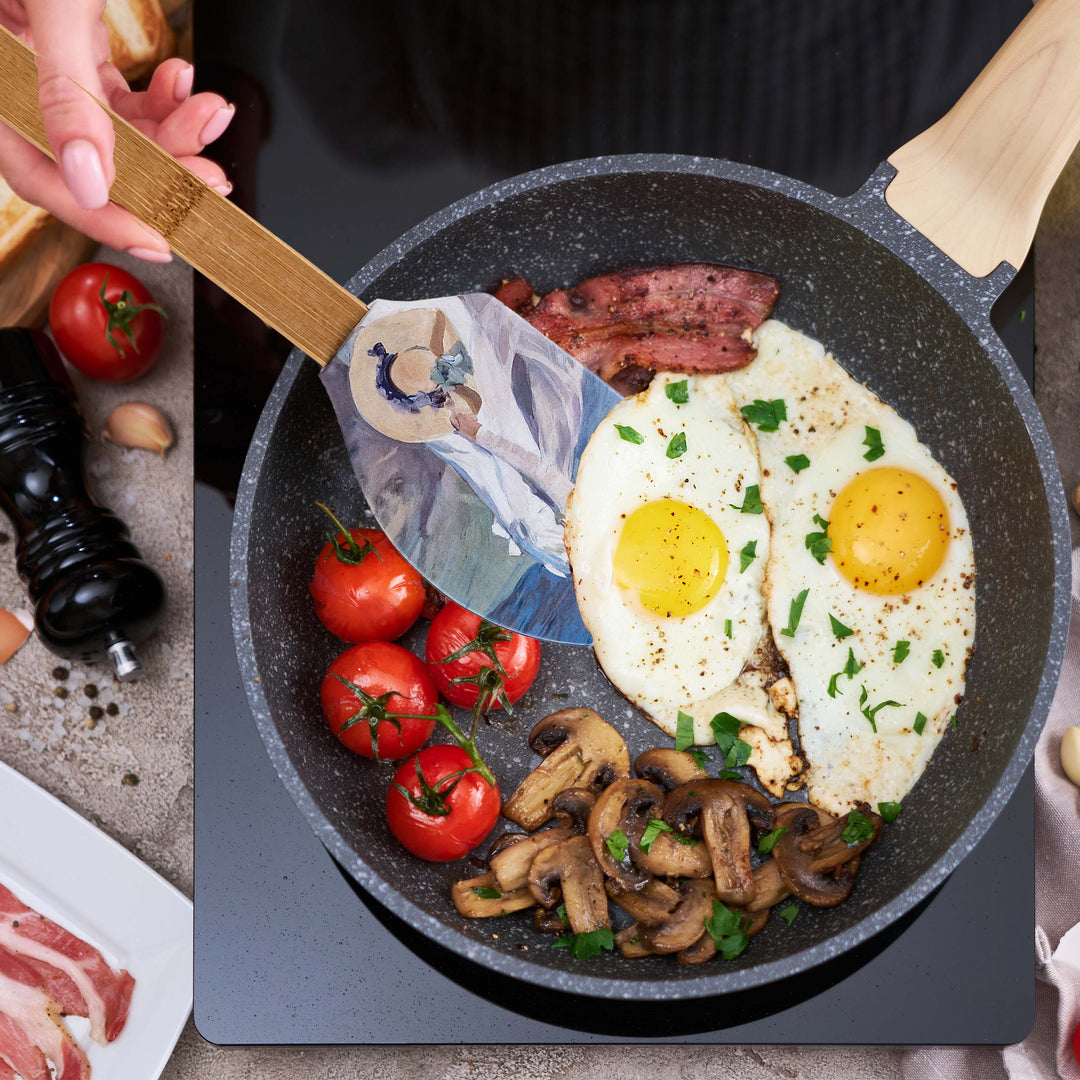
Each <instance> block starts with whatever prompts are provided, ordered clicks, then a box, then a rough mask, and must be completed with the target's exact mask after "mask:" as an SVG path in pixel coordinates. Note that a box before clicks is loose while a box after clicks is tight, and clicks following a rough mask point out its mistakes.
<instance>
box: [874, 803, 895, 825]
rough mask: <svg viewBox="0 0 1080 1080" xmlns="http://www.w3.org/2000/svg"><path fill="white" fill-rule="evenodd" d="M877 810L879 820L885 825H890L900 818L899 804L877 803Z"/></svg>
mask: <svg viewBox="0 0 1080 1080" xmlns="http://www.w3.org/2000/svg"><path fill="white" fill-rule="evenodd" d="M877 808H878V813H879V814H880V815H881V820H882V821H884V822H885V824H886V825H891V824H892V823H893V822H894V821H895V820H896V819H897V818H898V817H899V816H900V804H899V803H898V802H879V803H878V804H877Z"/></svg>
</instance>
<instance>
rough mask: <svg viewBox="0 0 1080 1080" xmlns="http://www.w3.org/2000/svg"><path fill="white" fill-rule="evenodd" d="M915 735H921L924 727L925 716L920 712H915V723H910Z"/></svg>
mask: <svg viewBox="0 0 1080 1080" xmlns="http://www.w3.org/2000/svg"><path fill="white" fill-rule="evenodd" d="M911 727H912V729H913V730H914V732H915V734H916V735H921V734H922V733H923V729H924V728H925V727H926V717H925V716H923V714H922V713H921V712H917V713H916V714H915V723H914V724H912V725H911Z"/></svg>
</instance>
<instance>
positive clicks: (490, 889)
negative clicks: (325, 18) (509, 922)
mask: <svg viewBox="0 0 1080 1080" xmlns="http://www.w3.org/2000/svg"><path fill="white" fill-rule="evenodd" d="M473 892H474V893H476V895H477V896H479V897H480V899H481V900H501V899H502V893H501V892H499V890H498V889H496V888H495V887H494V886H493V885H474V886H473Z"/></svg>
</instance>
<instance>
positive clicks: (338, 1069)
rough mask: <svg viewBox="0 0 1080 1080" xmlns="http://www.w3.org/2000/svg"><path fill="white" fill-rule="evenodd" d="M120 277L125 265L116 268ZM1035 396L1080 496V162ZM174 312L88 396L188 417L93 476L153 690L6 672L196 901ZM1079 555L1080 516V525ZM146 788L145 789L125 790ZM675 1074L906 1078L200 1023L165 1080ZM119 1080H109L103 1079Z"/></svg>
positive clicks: (663, 1054)
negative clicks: (314, 1038) (115, 542)
mask: <svg viewBox="0 0 1080 1080" xmlns="http://www.w3.org/2000/svg"><path fill="white" fill-rule="evenodd" d="M116 261H120V257H116ZM1035 265H1036V342H1037V350H1038V352H1037V361H1036V363H1037V384H1036V398H1037V400H1038V402H1039V405H1040V407H1041V409H1042V411H1043V414H1044V416H1045V417H1046V421H1047V424H1048V426H1049V428H1050V433H1051V436H1052V438H1053V439H1054V443H1055V447H1056V449H1057V453H1058V457H1059V462H1060V465H1061V469H1062V478H1063V479H1062V482H1063V484H1065V486H1066V489H1067V490H1068V491H1069V492H1070V493H1071V492H1072V490H1073V488H1074V487H1075V486H1076V485H1077V483H1078V482H1080V425H1078V424H1077V418H1078V417H1080V304H1078V291H1080V154H1076V155H1074V156H1073V159H1072V161H1071V162H1070V164H1069V166H1068V168H1067V169H1066V171H1065V173H1064V175H1063V176H1062V178H1061V180H1060V181H1059V183H1058V184H1057V186H1056V188H1055V189H1054V192H1053V194H1052V195H1051V198H1050V201H1049V203H1048V205H1047V208H1046V211H1045V213H1044V215H1043V219H1042V223H1041V225H1040V229H1039V234H1038V237H1037V240H1036V263H1035ZM139 272H140V274H141V276H143V278H144V279H145V280H146V281H147V283H148V284H149V285H150V286H151V288H152V289H154V290H155V292H156V293H157V294H158V297H159V299H160V300H161V301H162V302H163V303H164V304H165V306H166V307H167V309H168V310H170V311H171V312H173V313H174V318H173V320H172V322H171V323H170V327H169V336H168V339H167V346H166V351H165V354H164V355H163V357H162V359H161V360H160V361H159V363H158V365H157V366H156V367H155V368H154V369H153V370H152V371H151V372H150V373H149V374H148V375H147V376H145V377H144V379H143V380H140V381H139V382H137V383H133V384H128V385H127V386H124V387H112V386H103V385H102V384H90V383H88V382H86V381H80V382H79V385H78V389H79V392H80V397H81V398H82V401H83V405H84V410H85V411H86V413H87V417H88V420H89V421H90V426H91V428H92V429H93V430H95V431H99V430H100V427H101V423H102V421H103V420H104V417H105V415H107V413H108V411H109V409H110V408H111V407H112V405H114V404H116V403H118V402H120V401H123V400H147V401H151V402H153V403H155V404H157V405H159V406H160V407H162V408H163V409H165V411H166V412H167V413H169V415H170V416H171V418H172V419H173V421H174V423H175V425H176V427H177V432H178V443H177V446H176V448H175V449H174V450H173V451H171V452H170V454H169V456H168V457H167V458H166V459H165V460H164V461H160V460H159V459H157V458H154V457H151V456H149V455H145V454H141V453H139V452H136V451H123V450H120V449H118V448H116V447H110V446H101V445H100V444H94V445H93V446H92V447H91V449H90V471H91V474H92V476H93V479H94V482H95V484H96V485H97V488H98V490H99V492H100V494H101V496H102V498H103V499H104V500H105V501H106V502H109V503H111V504H112V505H113V506H114V507H115V508H116V509H117V510H118V511H120V512H121V514H122V516H124V517H125V519H126V520H127V521H128V522H129V524H130V526H131V528H132V532H133V534H134V536H135V539H136V542H137V543H138V544H139V545H140V547H141V548H142V550H143V551H144V553H145V554H146V555H147V556H148V557H149V558H150V559H151V560H152V561H153V562H154V564H155V565H156V566H158V567H159V568H160V569H161V570H162V571H163V573H164V574H165V576H166V579H167V583H168V586H169V593H170V608H169V614H168V618H167V620H166V623H165V625H164V627H163V629H162V631H161V632H159V634H158V635H157V636H156V637H155V639H153V641H152V642H151V643H150V645H149V647H148V648H147V649H146V650H145V659H146V663H147V667H148V670H149V674H150V678H148V679H146V680H144V681H143V682H142V683H140V684H138V685H137V686H123V687H114V686H113V685H111V684H109V680H108V679H106V678H104V672H103V671H102V670H101V669H93V668H89V667H86V668H83V667H76V668H75V669H74V670H73V674H72V677H71V678H70V679H69V680H68V682H67V686H68V687H70V688H71V692H70V693H69V696H68V697H67V698H66V699H59V698H57V697H56V696H55V693H54V691H55V687H56V686H57V685H58V684H57V683H56V681H55V680H53V679H52V676H51V672H52V669H53V668H54V667H55V666H56V664H55V661H54V659H53V658H52V657H51V656H50V655H49V654H47V653H46V652H45V651H44V650H43V649H42V648H41V647H40V645H38V643H37V642H36V641H33V640H32V641H29V642H28V643H27V644H26V646H24V648H23V649H22V650H21V651H20V653H18V654H17V656H16V657H15V658H14V659H13V660H12V661H11V662H9V663H8V664H7V665H5V666H4V667H3V668H0V704H3V705H7V704H8V703H14V706H15V707H14V709H5V710H4V711H3V712H0V718H2V719H0V759H3V760H4V761H6V762H8V763H9V764H10V765H12V766H13V767H15V768H16V769H18V770H19V771H21V772H23V773H24V774H26V775H27V776H29V777H30V778H31V779H33V780H34V781H35V782H37V783H39V784H41V785H42V786H43V787H45V788H46V789H48V790H49V791H51V792H53V793H54V794H56V795H58V796H59V797H60V798H61V799H63V800H64V801H65V802H67V803H68V804H69V805H71V806H72V807H74V808H75V809H76V810H78V811H79V812H80V813H82V814H84V815H86V816H87V817H89V818H90V819H91V820H92V821H94V822H95V823H96V824H98V825H100V826H101V827H102V828H104V829H105V830H106V831H107V832H109V833H110V834H112V835H113V836H115V837H116V838H117V839H118V840H120V841H121V842H122V843H124V844H125V845H127V846H128V847H130V848H131V849H132V850H133V851H134V852H135V853H136V854H137V855H139V857H140V858H142V859H144V860H145V861H146V862H148V863H149V864H150V865H151V866H153V867H154V868H155V869H157V870H158V871H159V872H160V873H162V874H163V875H164V876H165V877H167V878H168V879H169V880H170V881H172V882H173V883H174V884H176V885H177V886H178V887H179V888H181V889H182V890H184V891H185V892H187V893H188V894H189V895H190V893H191V886H192V877H193V864H192V848H193V831H192V817H191V807H192V783H193V776H192V734H193V723H192V692H193V672H192V659H191V658H192V631H191V601H192V585H193V573H192V565H191V550H192V544H191V502H192V498H191V470H192V458H191V431H192V429H191V395H190V386H191V337H190V319H189V318H188V314H189V312H190V274H189V272H188V271H187V270H186V268H185V267H183V266H182V265H179V264H174V265H173V266H171V267H164V268H155V267H141V266H140V268H139ZM1072 517H1073V520H1072V525H1073V539H1074V542H1077V541H1080V518H1078V517H1077V516H1076V515H1075V514H1074V515H1072ZM13 561H14V560H13V555H12V549H11V547H10V546H8V547H6V549H5V547H4V546H0V604H4V605H6V606H17V604H18V601H19V599H20V597H21V596H22V593H21V586H19V584H18V581H17V578H16V577H15V574H14V565H13ZM96 680H100V682H101V684H102V686H106V685H107V684H109V685H108V693H109V694H110V695H114V696H115V699H116V701H117V704H118V705H119V706H120V712H119V713H118V715H117V716H115V717H113V718H111V719H110V720H109V721H108V722H107V723H102V722H100V721H99V722H98V723H97V725H96V726H94V727H92V728H91V727H87V726H86V718H87V713H88V709H89V706H90V704H91V700H90V699H89V698H87V697H86V696H85V694H84V693H83V692H82V691H81V688H82V687H84V686H85V685H87V684H88V683H90V682H95V681H96ZM128 773H131V774H134V775H137V776H138V777H139V783H138V785H137V786H130V785H129V784H125V783H124V782H123V778H124V776H125V774H128ZM657 1066H661V1067H663V1068H664V1069H666V1070H670V1071H673V1072H674V1074H675V1075H678V1076H679V1077H683V1078H686V1080H704V1078H707V1077H732V1078H744V1077H745V1078H755V1080H756V1078H762V1080H764V1078H784V1080H809V1078H822V1080H825V1078H828V1080H879V1078H880V1080H892V1078H896V1077H899V1076H900V1071H901V1051H900V1050H899V1049H897V1048H859V1049H852V1048H843V1047H754V1048H751V1047H728V1048H722V1047H721V1048H686V1049H684V1048H674V1047H658V1048H640V1047H635V1048H620V1047H612V1046H579V1047H539V1048H532V1047H469V1046H465V1047H419V1048H386V1047H369V1048H357V1047H322V1048H288V1047H273V1048H269V1047H267V1048H263V1047H253V1048H243V1047H232V1048H226V1047H216V1046H213V1045H211V1044H210V1043H208V1042H206V1041H205V1040H203V1039H202V1038H201V1037H200V1036H199V1035H198V1033H197V1032H196V1031H195V1029H194V1026H193V1025H192V1024H190V1023H189V1024H188V1026H187V1028H186V1029H185V1031H184V1033H183V1035H182V1036H181V1039H180V1042H179V1044H178V1045H177V1048H176V1051H175V1052H174V1054H173V1056H172V1059H171V1060H170V1062H169V1064H168V1065H167V1066H166V1069H165V1072H164V1074H163V1075H164V1076H165V1077H166V1078H167V1080H194V1078H198V1080H226V1078H229V1080H240V1078H249V1077H250V1078H255V1077H258V1078H265V1080H277V1078H286V1077H288V1078H298V1080H299V1078H304V1077H324V1078H332V1080H359V1078H367V1077H373V1078H374V1077H378V1078H380V1080H392V1078H393V1080H396V1078H399V1077H402V1078H404V1077H410V1078H425V1080H428V1078H430V1080H465V1078H469V1080H485V1078H488V1077H496V1076H498V1077H503V1078H515V1077H522V1078H524V1077H528V1078H530V1080H548V1078H551V1080H555V1078H575V1080H593V1078H596V1080H601V1078H607V1077H616V1076H618V1077H625V1076H636V1075H643V1074H645V1073H646V1072H649V1071H652V1070H655V1069H656V1068H657ZM103 1080H107V1078H103Z"/></svg>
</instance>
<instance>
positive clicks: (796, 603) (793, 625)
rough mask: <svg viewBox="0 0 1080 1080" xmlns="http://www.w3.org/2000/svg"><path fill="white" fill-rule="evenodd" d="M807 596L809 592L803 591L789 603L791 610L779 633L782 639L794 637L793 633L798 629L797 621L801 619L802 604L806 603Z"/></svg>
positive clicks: (807, 590)
mask: <svg viewBox="0 0 1080 1080" xmlns="http://www.w3.org/2000/svg"><path fill="white" fill-rule="evenodd" d="M809 595H810V590H809V589H803V591H802V592H801V593H799V595H798V596H796V597H795V599H794V600H792V601H791V610H790V611H789V612H788V620H787V621H788V624H787V626H785V627H784V629H783V630H781V631H780V633H781V634H783V635H784V637H794V636H795V631H796V630H798V629H799V620H800V619H801V618H802V609H803V604H805V603H806V598H807V596H809Z"/></svg>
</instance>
